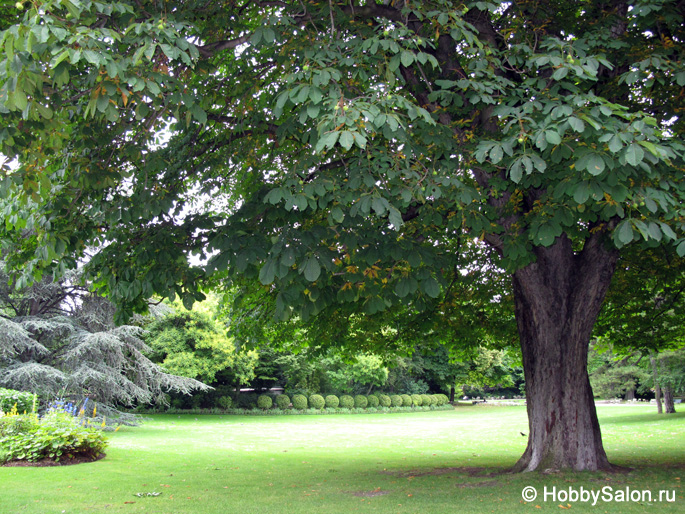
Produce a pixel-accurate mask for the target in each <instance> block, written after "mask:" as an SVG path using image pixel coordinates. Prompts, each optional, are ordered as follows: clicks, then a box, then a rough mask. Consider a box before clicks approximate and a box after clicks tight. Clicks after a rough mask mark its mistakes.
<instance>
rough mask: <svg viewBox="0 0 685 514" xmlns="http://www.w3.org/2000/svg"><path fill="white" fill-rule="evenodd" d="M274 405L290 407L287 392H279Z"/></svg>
mask: <svg viewBox="0 0 685 514" xmlns="http://www.w3.org/2000/svg"><path fill="white" fill-rule="evenodd" d="M276 407H278V408H279V409H287V408H288V407H290V396H288V395H287V394H279V395H278V396H277V397H276Z"/></svg>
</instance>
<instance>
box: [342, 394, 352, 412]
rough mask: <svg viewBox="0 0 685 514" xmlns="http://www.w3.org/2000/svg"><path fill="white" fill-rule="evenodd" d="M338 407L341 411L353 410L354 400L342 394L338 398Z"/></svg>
mask: <svg viewBox="0 0 685 514" xmlns="http://www.w3.org/2000/svg"><path fill="white" fill-rule="evenodd" d="M340 407H341V408H343V409H353V408H354V398H352V397H351V396H350V395H349V394H344V395H342V396H341V397H340Z"/></svg>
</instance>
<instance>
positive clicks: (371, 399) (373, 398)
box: [366, 394, 381, 407]
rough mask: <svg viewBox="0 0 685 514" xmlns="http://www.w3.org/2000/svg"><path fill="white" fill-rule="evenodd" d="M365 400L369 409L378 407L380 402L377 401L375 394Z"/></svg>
mask: <svg viewBox="0 0 685 514" xmlns="http://www.w3.org/2000/svg"><path fill="white" fill-rule="evenodd" d="M366 399H367V400H368V401H369V407H378V406H379V405H380V403H381V401H380V400H379V399H378V396H376V395H375V394H371V395H369V396H367V398H366Z"/></svg>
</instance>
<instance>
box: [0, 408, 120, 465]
mask: <svg viewBox="0 0 685 514" xmlns="http://www.w3.org/2000/svg"><path fill="white" fill-rule="evenodd" d="M17 418H19V419H17ZM0 419H1V420H2V421H1V422H0V457H1V458H2V459H4V461H5V462H7V461H10V460H26V461H30V462H35V461H38V460H41V459H53V460H55V461H59V460H61V459H63V458H70V459H71V458H86V459H92V460H95V459H97V458H98V457H99V456H100V454H101V453H102V452H103V451H104V449H105V448H106V447H107V441H106V439H105V436H104V434H103V433H102V432H101V431H99V430H96V429H95V428H89V427H85V426H83V424H82V423H83V418H80V417H74V416H71V415H69V414H67V413H63V412H61V413H60V412H53V413H50V414H48V415H46V416H44V417H42V418H38V417H37V416H36V415H35V414H21V415H17V416H4V417H3V418H0Z"/></svg>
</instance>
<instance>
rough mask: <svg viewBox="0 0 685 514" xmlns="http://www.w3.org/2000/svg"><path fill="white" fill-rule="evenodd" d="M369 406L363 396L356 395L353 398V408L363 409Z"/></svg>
mask: <svg viewBox="0 0 685 514" xmlns="http://www.w3.org/2000/svg"><path fill="white" fill-rule="evenodd" d="M368 404H369V400H367V399H366V396H364V395H363V394H358V395H357V396H355V397H354V406H355V408H357V409H364V408H366V406H367V405H368Z"/></svg>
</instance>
